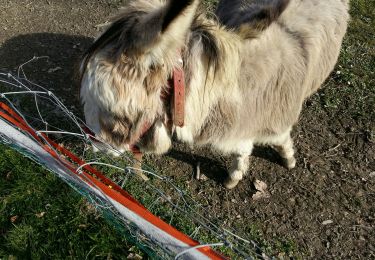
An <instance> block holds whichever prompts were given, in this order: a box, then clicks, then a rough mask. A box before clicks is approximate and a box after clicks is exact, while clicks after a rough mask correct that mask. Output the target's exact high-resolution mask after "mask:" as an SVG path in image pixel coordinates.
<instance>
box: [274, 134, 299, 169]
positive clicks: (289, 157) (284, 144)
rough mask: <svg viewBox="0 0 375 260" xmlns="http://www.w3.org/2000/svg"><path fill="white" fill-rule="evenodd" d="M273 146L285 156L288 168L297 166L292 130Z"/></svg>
mask: <svg viewBox="0 0 375 260" xmlns="http://www.w3.org/2000/svg"><path fill="white" fill-rule="evenodd" d="M273 147H274V149H275V150H276V151H277V152H278V153H279V154H280V156H281V157H282V158H283V160H284V164H285V166H286V167H287V168H288V169H293V168H294V167H295V166H296V158H295V157H294V148H293V139H292V138H291V136H290V132H288V133H287V134H286V135H285V137H284V138H282V139H281V140H279V141H278V142H276V143H274V144H273Z"/></svg>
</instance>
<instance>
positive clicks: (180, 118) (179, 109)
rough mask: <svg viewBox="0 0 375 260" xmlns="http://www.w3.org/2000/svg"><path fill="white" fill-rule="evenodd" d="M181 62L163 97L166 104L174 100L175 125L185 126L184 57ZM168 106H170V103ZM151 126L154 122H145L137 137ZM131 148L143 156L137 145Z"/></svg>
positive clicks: (162, 94)
mask: <svg viewBox="0 0 375 260" xmlns="http://www.w3.org/2000/svg"><path fill="white" fill-rule="evenodd" d="M179 62H180V63H181V68H174V69H173V75H172V78H171V79H170V80H169V81H168V84H169V87H168V90H167V91H162V93H161V99H163V100H164V101H165V103H166V104H170V103H171V101H172V100H173V117H172V118H173V125H175V126H178V127H183V126H184V123H185V73H184V70H183V61H182V58H180V60H179ZM166 106H167V107H168V105H166ZM170 115H171V112H169V116H170ZM169 116H167V117H169ZM168 121H169V122H170V123H172V122H171V120H170V119H168ZM169 122H167V125H169V126H170V127H171V125H170V123H169ZM151 126H152V124H150V123H148V122H146V123H144V125H143V127H142V131H141V133H140V135H139V137H137V139H140V138H142V137H143V136H144V135H145V134H146V132H147V131H148V130H149V129H150V128H151ZM130 149H131V151H132V152H133V154H134V155H138V156H140V158H142V156H141V155H140V154H141V152H140V150H139V148H138V147H137V145H135V144H133V145H131V147H130Z"/></svg>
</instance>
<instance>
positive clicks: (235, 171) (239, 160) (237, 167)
mask: <svg viewBox="0 0 375 260" xmlns="http://www.w3.org/2000/svg"><path fill="white" fill-rule="evenodd" d="M252 150H253V147H251V148H250V149H248V150H247V151H242V152H241V153H238V154H234V155H233V157H234V158H233V163H232V166H231V167H230V170H229V176H228V177H227V179H226V180H225V181H224V186H225V187H226V188H227V189H233V188H234V187H236V186H237V184H238V182H239V181H240V180H242V178H243V176H244V175H245V174H246V172H247V170H248V169H249V156H250V155H251V152H252Z"/></svg>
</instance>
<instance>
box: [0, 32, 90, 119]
mask: <svg viewBox="0 0 375 260" xmlns="http://www.w3.org/2000/svg"><path fill="white" fill-rule="evenodd" d="M91 42H92V39H91V38H89V37H83V36H75V35H65V34H55V33H33V34H25V35H20V36H17V37H14V38H11V39H9V40H7V41H6V42H5V43H4V44H3V45H2V46H1V48H0V57H1V59H0V69H1V70H3V71H11V72H17V69H18V67H19V66H20V65H22V64H24V63H26V62H28V61H30V60H31V59H33V57H40V58H39V59H37V60H34V61H33V62H30V63H28V64H25V66H24V67H23V69H24V73H25V75H26V77H28V78H29V79H31V81H33V82H34V83H37V84H40V85H42V86H44V87H46V88H47V89H49V90H50V91H52V92H53V93H55V94H56V95H57V96H58V97H62V100H63V102H64V103H65V104H66V105H68V106H69V108H70V109H72V110H73V111H74V112H79V111H80V109H77V108H78V107H79V106H78V104H79V87H78V86H79V84H78V80H77V79H78V68H79V66H78V64H79V60H80V57H81V56H82V53H83V52H84V50H85V49H86V48H87V47H88V46H89V45H90V43H91ZM20 73H22V71H20Z"/></svg>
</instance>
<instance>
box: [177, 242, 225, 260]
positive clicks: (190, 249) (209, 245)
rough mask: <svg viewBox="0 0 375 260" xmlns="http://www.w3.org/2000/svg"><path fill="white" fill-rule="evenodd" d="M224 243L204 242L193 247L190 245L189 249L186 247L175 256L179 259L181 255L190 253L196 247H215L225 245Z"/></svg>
mask: <svg viewBox="0 0 375 260" xmlns="http://www.w3.org/2000/svg"><path fill="white" fill-rule="evenodd" d="M223 245H224V243H214V244H204V245H197V246H193V247H190V248H189V249H186V250H184V251H182V252H180V253H178V254H177V255H176V256H175V258H174V259H175V260H177V259H178V258H180V257H181V256H183V255H185V254H187V253H189V252H190V251H193V250H195V249H198V248H202V247H213V246H223Z"/></svg>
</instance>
